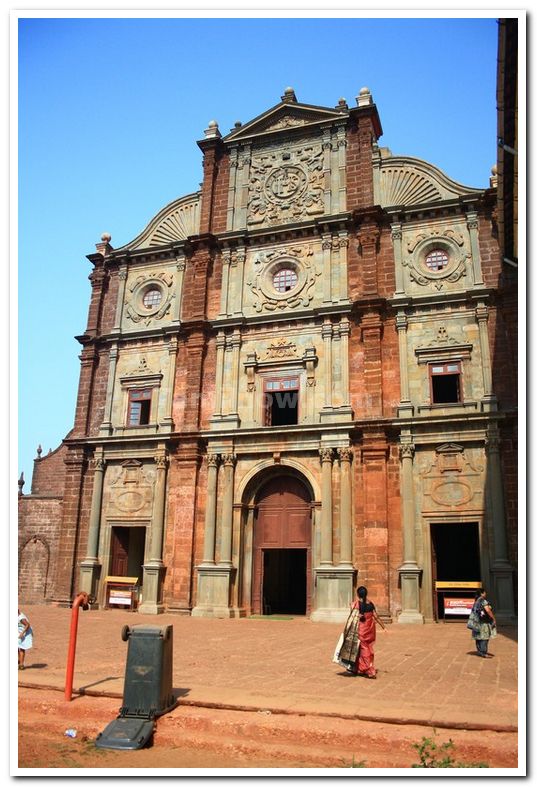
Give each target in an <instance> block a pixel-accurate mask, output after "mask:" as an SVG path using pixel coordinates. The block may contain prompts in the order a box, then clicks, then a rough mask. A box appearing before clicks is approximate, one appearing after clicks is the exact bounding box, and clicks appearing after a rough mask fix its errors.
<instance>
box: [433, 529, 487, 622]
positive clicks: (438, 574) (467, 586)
mask: <svg viewBox="0 0 537 787" xmlns="http://www.w3.org/2000/svg"><path fill="white" fill-rule="evenodd" d="M431 547H432V568H433V571H432V575H433V594H434V597H433V606H434V611H435V617H436V619H437V620H438V619H440V620H442V619H445V620H447V619H450V618H451V619H457V618H458V619H461V618H463V617H466V616H467V610H468V605H470V606H471V604H470V601H471V600H472V599H473V598H474V596H475V591H476V589H477V588H478V587H479V585H480V584H481V566H480V559H479V527H478V524H477V522H455V523H453V522H438V523H434V524H431ZM465 601H466V605H465Z"/></svg>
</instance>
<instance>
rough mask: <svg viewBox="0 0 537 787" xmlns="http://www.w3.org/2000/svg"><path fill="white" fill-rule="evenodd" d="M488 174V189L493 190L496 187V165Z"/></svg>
mask: <svg viewBox="0 0 537 787" xmlns="http://www.w3.org/2000/svg"><path fill="white" fill-rule="evenodd" d="M490 173H491V174H490V180H489V182H490V187H491V189H495V188H496V187H497V185H498V166H497V165H496V164H494V166H493V167H492V168H491V170H490Z"/></svg>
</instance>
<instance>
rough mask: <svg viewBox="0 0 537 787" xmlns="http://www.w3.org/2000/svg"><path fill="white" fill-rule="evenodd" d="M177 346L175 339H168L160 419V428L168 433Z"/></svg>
mask: <svg viewBox="0 0 537 787" xmlns="http://www.w3.org/2000/svg"><path fill="white" fill-rule="evenodd" d="M177 346H178V342H177V337H176V336H172V337H170V339H169V341H168V374H167V381H166V385H165V387H164V397H165V400H164V417H163V419H162V426H163V427H164V428H165V429H167V430H169V431H170V432H171V430H172V429H173V418H172V410H173V388H174V381H175V365H176V361H177Z"/></svg>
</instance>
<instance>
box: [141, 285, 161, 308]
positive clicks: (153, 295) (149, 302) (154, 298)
mask: <svg viewBox="0 0 537 787" xmlns="http://www.w3.org/2000/svg"><path fill="white" fill-rule="evenodd" d="M161 300H162V293H161V291H160V290H157V289H156V287H154V288H152V289H150V290H148V291H147V292H146V293H145V294H144V297H143V298H142V303H143V304H144V306H145V308H146V309H155V308H156V307H157V306H159V305H160V302H161Z"/></svg>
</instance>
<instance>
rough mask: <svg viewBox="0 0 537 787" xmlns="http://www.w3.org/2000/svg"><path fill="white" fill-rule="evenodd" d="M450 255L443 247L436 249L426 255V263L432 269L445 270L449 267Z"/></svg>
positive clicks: (435, 270)
mask: <svg viewBox="0 0 537 787" xmlns="http://www.w3.org/2000/svg"><path fill="white" fill-rule="evenodd" d="M448 263H449V257H448V255H447V254H446V252H445V251H444V250H443V249H434V250H433V251H430V252H429V254H427V256H426V257H425V264H426V266H427V267H428V268H429V270H430V271H434V272H437V271H443V270H444V268H447V266H448Z"/></svg>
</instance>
